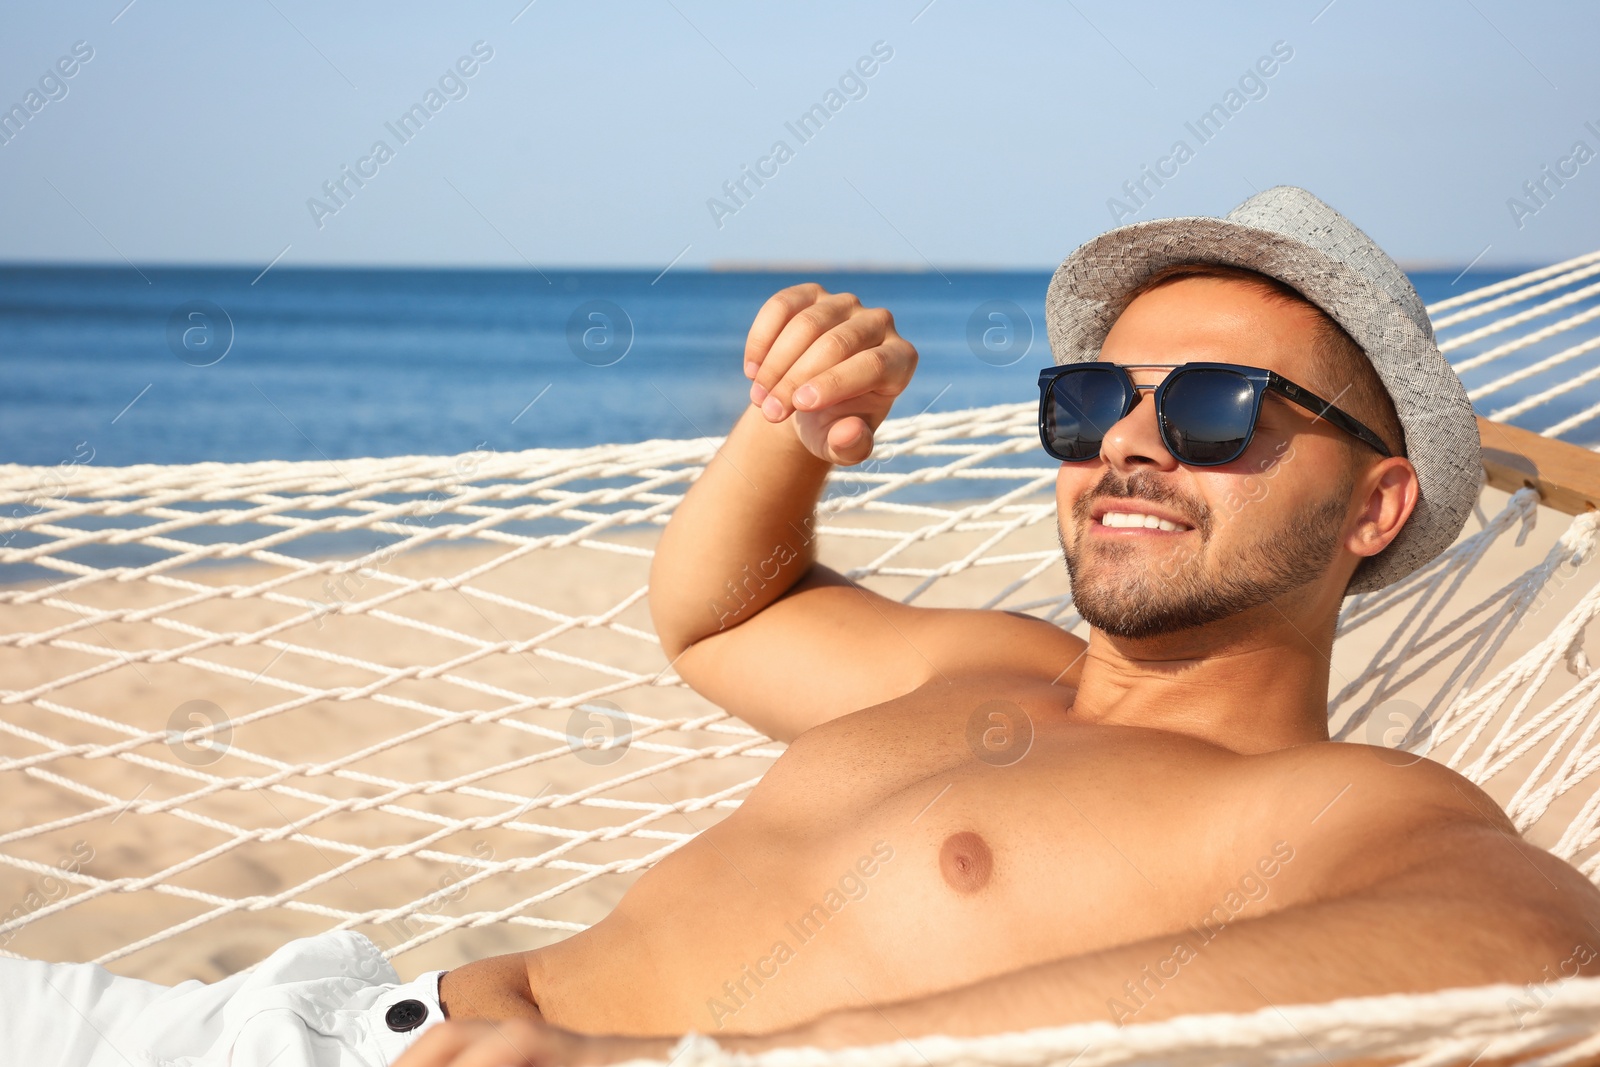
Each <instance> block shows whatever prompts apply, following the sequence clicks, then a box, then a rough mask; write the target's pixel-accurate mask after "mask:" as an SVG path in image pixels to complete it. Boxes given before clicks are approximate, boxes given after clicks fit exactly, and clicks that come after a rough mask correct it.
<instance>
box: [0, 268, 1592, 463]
mask: <svg viewBox="0 0 1600 1067" xmlns="http://www.w3.org/2000/svg"><path fill="white" fill-rule="evenodd" d="M141 270H142V273H141V272H140V271H135V270H133V269H130V268H127V267H118V268H62V267H29V266H10V267H5V268H0V374H3V378H4V383H5V384H4V388H3V389H0V462H10V463H23V464H36V465H55V464H59V463H64V462H66V463H70V462H72V461H73V460H74V458H75V457H76V458H78V459H80V461H81V458H82V457H84V456H85V455H87V454H89V452H90V451H92V454H93V460H92V461H93V462H94V463H95V464H96V465H97V466H120V465H125V464H134V463H192V462H201V461H211V460H216V461H248V460H262V459H286V460H296V459H318V458H323V457H326V458H329V459H341V458H349V457H356V456H393V455H408V454H454V453H460V452H465V451H469V450H471V449H473V448H477V447H486V448H492V449H495V450H497V451H501V452H504V451H511V450H516V449H522V448H532V447H566V446H574V445H587V444H593V443H598V442H604V441H638V440H644V439H648V438H654V437H698V436H702V435H711V434H722V433H725V432H726V431H727V429H728V428H729V427H730V426H731V425H732V423H733V421H734V420H735V419H736V418H737V417H738V415H739V413H740V412H741V411H742V410H743V408H744V407H745V405H746V404H747V403H748V396H747V394H748V388H749V386H748V382H747V381H746V379H745V377H744V375H743V373H742V371H741V364H742V351H743V344H744V338H745V333H746V330H747V329H748V328H749V324H750V321H751V318H752V317H753V316H754V315H755V313H756V310H757V309H758V308H759V307H760V306H761V303H762V302H763V301H764V300H765V299H766V298H767V297H768V296H769V295H771V294H772V293H773V292H775V291H777V290H778V289H780V288H782V287H783V286H786V285H790V284H793V283H795V282H798V281H802V280H808V279H812V280H817V281H820V282H821V283H822V284H823V285H825V286H826V287H828V288H829V289H832V290H835V291H839V290H849V291H851V292H854V293H856V294H858V295H859V296H860V297H861V299H862V300H863V301H864V302H866V303H869V304H879V305H882V306H885V307H888V308H889V309H890V310H892V311H893V312H894V314H895V318H896V322H897V325H898V327H899V329H900V331H901V332H902V333H903V334H904V335H905V336H906V337H907V338H909V339H910V340H911V341H912V343H914V344H915V345H916V346H917V349H918V351H919V353H920V356H921V359H920V363H919V368H918V371H917V375H916V378H915V379H914V381H913V383H912V385H911V387H910V389H909V390H908V391H907V392H906V393H905V394H904V395H903V396H902V397H901V399H900V400H899V401H898V403H897V404H896V407H895V412H894V413H895V414H914V413H916V412H918V411H921V410H924V409H931V410H953V409H957V408H962V407H971V406H977V405H986V404H999V403H1007V402H1014V401H1029V400H1031V399H1032V398H1033V396H1034V395H1035V393H1034V389H1035V386H1034V378H1035V376H1036V372H1037V370H1038V368H1040V367H1043V366H1048V365H1049V363H1050V355H1049V347H1048V344H1047V342H1046V339H1045V334H1044V322H1043V317H1042V306H1043V297H1044V291H1045V287H1046V284H1047V283H1048V281H1049V272H1047V271H1029V272H948V271H947V272H944V273H938V272H932V271H929V272H916V273H912V272H904V273H893V272H884V273H837V272H803V271H796V272H706V271H690V270H672V271H669V272H667V273H666V274H665V275H662V276H659V277H658V276H656V275H654V274H653V273H649V272H634V271H565V270H548V271H545V272H544V273H543V274H540V273H538V272H535V271H531V270H518V271H484V270H294V269H289V268H283V267H279V268H274V269H272V270H270V271H269V272H267V273H266V274H265V275H264V276H261V277H259V278H258V277H257V276H256V274H255V272H254V271H249V270H226V269H173V268H142V269H141ZM1509 276H1510V274H1509V273H1504V272H1502V273H1493V272H1475V273H1472V274H1467V275H1465V276H1461V275H1460V274H1459V272H1454V271H1439V272H1419V273H1416V274H1413V275H1412V277H1413V280H1414V282H1415V283H1416V285H1417V287H1418V289H1419V291H1420V292H1421V293H1422V296H1423V298H1424V299H1425V300H1430V301H1431V300H1436V299H1440V298H1442V297H1444V296H1447V295H1451V294H1454V293H1459V292H1464V291H1466V290H1467V289H1469V288H1473V287H1476V286H1479V285H1485V284H1489V283H1490V282H1493V281H1498V280H1500V279H1501V278H1504V277H1509ZM1568 313H1570V311H1569V312H1568ZM1535 325H1536V324H1535ZM986 331H987V333H986ZM1496 340H1498V338H1497V339H1496ZM1567 343H1570V341H1569V342H1567ZM1534 351H1535V352H1536V353H1539V352H1543V351H1544V349H1536V350H1534ZM1515 363H1516V361H1515V360H1513V361H1511V365H1515ZM1494 369H1495V370H1498V365H1497V366H1496V368H1494ZM1484 373H1487V371H1486V372H1484ZM1483 376H1484V375H1483V374H1480V375H1479V377H1480V378H1482V377H1483ZM1468 381H1469V385H1470V384H1473V379H1472V378H1471V377H1469V379H1468ZM1547 384H1549V383H1548V381H1546V380H1542V379H1533V380H1531V381H1530V382H1529V383H1527V384H1525V385H1524V386H1523V387H1522V388H1521V392H1527V391H1529V390H1531V389H1534V388H1543V387H1544V386H1545V385H1547ZM1517 395H1520V394H1519V392H1518V391H1517V390H1512V391H1509V392H1508V393H1506V394H1503V395H1502V396H1497V397H1496V398H1495V404H1494V405H1489V407H1494V406H1503V404H1504V402H1506V401H1507V400H1509V399H1514V398H1515V397H1516V396H1517ZM1588 402H1592V397H1588V398H1586V399H1582V402H1580V400H1579V399H1576V398H1575V399H1572V400H1570V401H1567V402H1563V405H1562V406H1560V407H1559V408H1556V407H1552V408H1550V409H1546V411H1545V412H1541V413H1540V414H1539V416H1538V418H1539V419H1542V420H1543V421H1540V422H1537V425H1540V426H1542V425H1548V424H1549V423H1550V422H1552V421H1553V420H1554V418H1555V417H1559V414H1561V413H1565V412H1569V411H1575V410H1578V409H1579V408H1580V407H1582V406H1584V405H1585V404H1587V403H1588ZM1579 436H1580V437H1581V436H1582V433H1581V431H1580V433H1579Z"/></svg>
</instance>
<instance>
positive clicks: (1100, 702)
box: [1072, 603, 1333, 753]
mask: <svg viewBox="0 0 1600 1067" xmlns="http://www.w3.org/2000/svg"><path fill="white" fill-rule="evenodd" d="M1332 649H1333V619H1332V618H1326V617H1324V618H1320V619H1319V618H1313V617H1307V616H1306V615H1305V614H1303V613H1301V612H1296V611H1293V610H1291V609H1287V608H1284V607H1283V606H1282V605H1280V604H1273V603H1267V604H1263V605H1260V606H1259V607H1256V608H1252V609H1250V611H1247V612H1244V613H1242V614H1241V615H1238V616H1235V617H1234V618H1232V619H1227V620H1224V621H1222V622H1218V623H1213V624H1209V625H1206V626H1201V627H1196V628H1194V629H1190V630H1185V631H1181V632H1178V633H1173V634H1162V635H1159V636H1156V637H1148V638H1137V639H1132V638H1120V637H1112V636H1110V635H1108V634H1105V633H1102V632H1101V631H1099V630H1093V631H1091V633H1090V638H1089V648H1088V651H1087V653H1086V654H1085V658H1084V666H1083V674H1082V676H1081V678H1080V680H1079V683H1078V690H1077V697H1076V701H1075V703H1074V706H1073V713H1072V714H1073V718H1075V719H1078V720H1080V721H1084V722H1093V723H1098V724H1103V725H1116V726H1137V727H1144V728H1146V729H1153V730H1165V731H1168V732H1169V733H1178V734H1184V735H1186V736H1189V737H1195V738H1198V739H1200V740H1203V741H1208V742H1210V743H1212V744H1214V745H1218V746H1220V747H1222V748H1226V749H1229V750H1231V751H1234V752H1241V753H1258V752H1271V751H1274V750H1277V749H1282V748H1290V747H1293V746H1295V745H1304V744H1309V743H1311V742H1313V741H1326V740H1327V739H1328V716H1327V707H1328V673H1329V669H1330V662H1329V655H1330V653H1331V651H1332Z"/></svg>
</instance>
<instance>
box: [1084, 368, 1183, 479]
mask: <svg viewBox="0 0 1600 1067" xmlns="http://www.w3.org/2000/svg"><path fill="white" fill-rule="evenodd" d="M1100 458H1101V459H1103V460H1105V461H1106V463H1107V465H1109V466H1111V467H1113V468H1114V469H1116V470H1117V471H1119V472H1121V473H1124V474H1128V473H1132V472H1133V471H1135V470H1141V469H1148V470H1158V471H1172V470H1176V469H1177V468H1178V466H1179V464H1178V461H1177V460H1176V459H1174V458H1173V457H1172V453H1170V452H1168V451H1167V446H1166V445H1164V444H1162V443H1161V431H1160V428H1159V427H1158V426H1157V425H1156V402H1155V399H1154V397H1152V396H1151V395H1150V387H1143V388H1141V389H1140V390H1139V398H1138V400H1136V401H1135V402H1134V405H1133V410H1132V411H1130V412H1128V413H1127V414H1126V415H1124V416H1123V417H1122V418H1121V419H1119V420H1117V423H1116V424H1115V425H1114V426H1112V427H1111V429H1110V430H1108V431H1107V432H1106V436H1105V440H1104V441H1102V442H1101V443H1100Z"/></svg>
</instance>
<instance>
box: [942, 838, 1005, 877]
mask: <svg viewBox="0 0 1600 1067" xmlns="http://www.w3.org/2000/svg"><path fill="white" fill-rule="evenodd" d="M939 873H940V874H941V875H942V876H943V877H944V880H945V881H946V882H948V883H949V885H950V888H951V889H954V890H955V891H956V892H957V893H976V892H977V891H978V890H980V889H982V888H983V887H984V886H986V885H988V884H989V879H990V877H991V876H992V875H993V874H994V853H993V852H991V851H989V843H988V842H987V841H985V840H984V839H983V838H982V837H980V836H979V835H978V834H975V833H973V832H972V831H971V830H962V831H961V832H960V833H955V834H951V835H950V836H949V837H947V838H945V839H944V845H943V847H941V848H940V849H939Z"/></svg>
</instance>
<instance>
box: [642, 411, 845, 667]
mask: <svg viewBox="0 0 1600 1067" xmlns="http://www.w3.org/2000/svg"><path fill="white" fill-rule="evenodd" d="M832 467H833V465H832V464H831V463H828V462H827V461H826V460H822V459H818V458H817V457H816V456H814V455H812V454H811V453H810V452H809V451H808V450H807V449H806V448H805V446H804V445H803V444H801V442H800V440H799V438H798V437H797V436H796V434H795V428H794V426H793V425H791V423H790V422H789V421H784V422H780V423H771V422H769V421H768V420H767V419H766V418H765V417H764V416H763V415H762V414H761V412H760V411H759V410H758V409H757V408H756V407H754V406H753V405H752V406H750V407H748V408H746V409H745V411H744V414H743V415H741V416H740V417H739V419H738V421H737V422H736V423H735V424H734V426H733V429H732V431H730V432H729V434H728V437H727V440H726V441H725V442H724V444H723V446H722V447H721V448H719V449H718V450H717V452H716V455H714V456H713V457H712V459H711V461H710V462H709V463H708V464H707V465H706V469H705V471H704V472H702V474H701V475H700V477H699V478H698V479H697V480H696V481H695V483H694V484H693V485H692V486H691V487H690V488H689V491H688V493H687V494H685V496H684V499H683V501H682V503H680V504H679V505H678V508H677V510H676V511H675V512H674V513H673V516H672V519H671V521H670V522H668V523H667V527H666V529H665V530H663V531H662V534H661V540H660V543H659V544H658V545H657V548H656V554H655V560H654V562H653V563H652V564H651V567H650V614H651V617H652V619H653V621H654V623H655V627H656V634H657V635H658V636H659V638H660V640H661V646H662V648H663V650H664V651H665V652H666V654H667V656H668V658H669V659H670V658H674V657H676V656H677V655H678V653H680V652H681V651H683V649H684V648H686V647H688V646H689V645H691V644H693V643H694V642H695V641H698V640H700V639H701V638H702V637H706V636H708V635H710V634H713V633H717V632H719V631H721V630H723V629H726V628H727V627H729V626H735V625H737V624H739V623H741V622H744V621H746V620H748V619H749V618H750V617H751V616H753V615H755V614H756V613H757V612H759V611H761V610H762V609H763V608H765V607H766V606H767V605H769V604H771V603H772V602H773V601H774V600H777V599H778V597H780V596H782V595H783V593H784V592H786V591H787V590H788V589H789V588H790V587H791V586H792V585H794V583H795V582H796V581H798V580H799V579H800V577H801V576H802V575H803V574H804V573H805V572H806V570H807V568H809V567H810V566H811V564H812V563H813V562H814V561H815V559H816V544H815V542H816V533H815V527H814V516H815V512H816V506H817V500H818V498H819V497H820V496H821V493H822V486H823V483H824V481H825V480H826V479H827V476H828V472H829V471H830V470H832Z"/></svg>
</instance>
